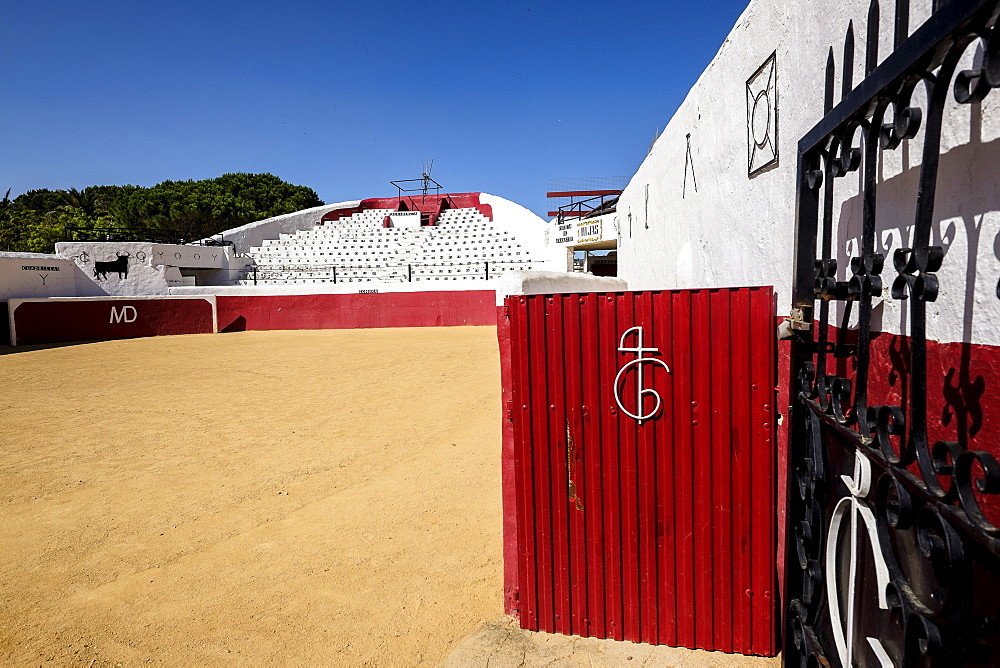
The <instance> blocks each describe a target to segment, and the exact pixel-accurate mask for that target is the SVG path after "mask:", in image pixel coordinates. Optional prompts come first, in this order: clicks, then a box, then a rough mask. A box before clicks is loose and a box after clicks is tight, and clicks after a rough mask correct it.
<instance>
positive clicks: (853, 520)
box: [826, 451, 893, 668]
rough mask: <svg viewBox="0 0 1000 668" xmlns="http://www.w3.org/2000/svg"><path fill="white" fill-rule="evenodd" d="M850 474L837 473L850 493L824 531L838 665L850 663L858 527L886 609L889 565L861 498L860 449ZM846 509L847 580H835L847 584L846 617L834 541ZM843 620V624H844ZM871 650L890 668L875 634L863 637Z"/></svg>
mask: <svg viewBox="0 0 1000 668" xmlns="http://www.w3.org/2000/svg"><path fill="white" fill-rule="evenodd" d="M854 456H855V460H854V477H853V478H852V477H850V476H846V475H843V476H840V477H841V480H843V481H844V485H846V486H847V491H848V492H849V493H850V496H845V497H844V498H842V499H841V500H840V501H838V502H837V505H836V506H835V507H834V509H833V516H832V517H831V518H830V529H829V531H828V532H827V535H826V600H827V606H828V607H829V610H830V621H831V626H832V627H833V642H834V644H835V645H836V646H837V653H838V654H839V655H840V664H841V665H842V666H853V665H854V627H855V625H856V623H857V622H856V621H855V619H854V611H855V605H854V601H855V589H856V584H857V580H858V573H857V568H858V529H860V528H864V529H865V530H866V533H867V534H868V543H869V546H870V547H871V551H872V556H873V557H874V559H873V563H874V564H875V589H876V591H877V592H878V607H879V608H880V609H882V610H888V609H889V603H888V600H887V599H886V586H887V585H888V584H889V567H888V566H887V565H886V563H885V558H884V557H883V556H882V548H881V546H880V543H879V539H878V529H877V527H876V524H875V514H874V513H873V512H872V511H871V508H869V507H868V504H866V503H865V502H864V499H865V497H866V496H868V492H869V491H871V484H872V465H871V462H869V461H868V458H867V457H865V455H863V454H862V453H861V452H860V451H856V452H855V453H854ZM848 512H849V513H850V515H849V517H850V519H849V520H848V523H849V524H850V531H851V536H850V550H851V553H850V557H849V559H850V561H849V562H848V575H847V579H848V581H847V582H846V583H839V584H840V585H846V586H847V619H846V620H845V619H844V617H843V615H842V614H841V609H840V596H839V594H838V582H837V561H838V559H837V556H838V545H839V543H840V531H841V526H842V525H843V524H844V519H845V516H847V515H848ZM845 621H846V627H845ZM866 640H867V641H868V645H869V646H870V647H871V650H872V653H874V654H875V657H876V659H878V662H879V665H880V666H881V668H893V663H892V660H891V659H890V658H889V654H888V652H886V651H885V648H884V647H883V646H882V643H881V641H879V640H878V638H871V637H868V638H866ZM860 663H861V665H868V662H867V661H861V662H860Z"/></svg>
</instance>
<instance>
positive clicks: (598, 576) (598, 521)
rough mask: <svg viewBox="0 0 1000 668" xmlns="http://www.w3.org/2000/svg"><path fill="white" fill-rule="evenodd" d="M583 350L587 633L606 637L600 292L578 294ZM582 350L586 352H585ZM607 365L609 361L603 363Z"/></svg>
mask: <svg viewBox="0 0 1000 668" xmlns="http://www.w3.org/2000/svg"><path fill="white" fill-rule="evenodd" d="M579 299H580V303H581V307H580V321H581V324H580V353H581V363H582V381H583V395H584V413H585V418H584V430H583V443H584V445H583V448H584V451H583V472H584V473H583V474H584V476H585V477H584V480H583V484H584V494H583V507H584V517H585V521H586V524H587V544H586V546H585V549H586V553H587V564H588V567H589V569H588V578H587V612H588V618H587V620H585V624H586V623H587V622H589V624H587V631H588V632H587V633H586V635H588V636H596V637H598V638H604V637H607V635H608V628H607V625H606V623H605V617H604V608H605V599H604V595H605V580H604V559H605V557H604V524H603V522H602V518H603V516H604V512H603V508H604V498H603V495H602V489H603V485H602V484H601V482H602V479H601V470H602V469H601V453H602V448H601V444H602V439H603V433H602V425H603V424H604V423H605V422H606V421H607V420H608V416H607V415H606V414H605V413H604V411H602V410H601V407H602V404H601V391H600V378H601V375H600V370H601V368H602V361H604V360H606V359H607V353H606V352H605V351H603V350H602V349H601V346H599V345H598V341H599V340H600V334H601V332H600V322H599V319H598V317H597V313H598V308H599V306H600V304H601V296H599V295H579ZM583 351H587V353H586V354H585V353H584V352H583ZM604 363H605V364H606V361H605V362H604Z"/></svg>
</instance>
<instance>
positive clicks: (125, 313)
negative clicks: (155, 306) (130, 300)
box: [109, 305, 139, 325]
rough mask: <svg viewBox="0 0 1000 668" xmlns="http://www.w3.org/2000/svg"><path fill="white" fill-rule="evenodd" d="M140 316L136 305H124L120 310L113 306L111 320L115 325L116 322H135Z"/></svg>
mask: <svg viewBox="0 0 1000 668" xmlns="http://www.w3.org/2000/svg"><path fill="white" fill-rule="evenodd" d="M138 317H139V312H138V311H136V309H135V307H134V306H127V305H126V306H122V308H121V310H120V311H119V310H118V309H116V308H115V307H114V306H112V307H111V320H109V322H110V323H111V324H112V325H113V324H115V323H116V322H135V319H136V318H138Z"/></svg>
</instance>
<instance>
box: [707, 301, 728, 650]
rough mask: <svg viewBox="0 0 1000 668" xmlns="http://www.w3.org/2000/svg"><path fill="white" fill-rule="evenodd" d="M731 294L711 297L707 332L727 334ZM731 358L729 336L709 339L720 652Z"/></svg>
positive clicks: (724, 627) (723, 645)
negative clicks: (708, 329) (710, 351)
mask: <svg viewBox="0 0 1000 668" xmlns="http://www.w3.org/2000/svg"><path fill="white" fill-rule="evenodd" d="M731 297H732V293H731V292H729V291H728V290H721V291H719V292H717V293H713V298H714V299H713V302H714V303H713V304H712V312H711V314H710V331H713V332H730V331H731V329H730V327H731V324H732V323H731V322H730V319H729V313H730V310H731V309H732V300H731ZM731 357H732V347H731V346H730V336H728V335H727V336H717V337H713V339H712V359H713V366H712V370H713V378H712V398H711V401H712V424H713V425H714V427H715V428H714V429H713V430H712V447H711V453H712V454H711V457H712V465H713V471H712V481H713V486H712V501H713V503H712V530H713V533H712V548H713V559H712V563H713V565H714V568H715V569H717V570H718V571H719V572H718V573H715V574H713V575H714V579H715V581H716V582H717V583H718V584H719V586H718V587H717V588H716V595H715V597H714V604H715V605H714V609H713V610H712V618H713V623H714V627H713V628H714V634H713V646H714V647H715V648H717V649H719V650H722V651H723V652H731V651H733V617H732V615H733V602H732V573H733V570H732V542H731V541H732V536H733V523H732V513H731V512H730V509H731V508H732V485H731V481H732V467H731V466H730V452H729V448H730V445H731V444H730V439H729V435H730V434H731V433H732V413H731V406H732V404H731V397H730V393H731V391H732V387H733V383H730V382H727V378H726V374H727V373H728V368H729V360H730V358H731Z"/></svg>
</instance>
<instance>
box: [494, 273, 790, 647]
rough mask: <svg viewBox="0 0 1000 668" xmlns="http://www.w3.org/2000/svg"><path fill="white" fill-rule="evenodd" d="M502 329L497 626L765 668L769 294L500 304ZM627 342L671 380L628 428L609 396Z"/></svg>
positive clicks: (527, 299) (771, 583) (768, 634)
mask: <svg viewBox="0 0 1000 668" xmlns="http://www.w3.org/2000/svg"><path fill="white" fill-rule="evenodd" d="M505 317H506V318H509V322H508V323H507V324H506V325H505V324H503V323H501V329H500V330H498V331H501V332H506V333H504V334H501V338H500V341H501V345H502V346H503V345H507V346H508V347H509V357H510V363H509V364H505V365H504V366H503V367H502V370H503V374H504V392H505V397H509V400H510V402H511V403H510V406H511V408H512V410H511V412H510V418H507V419H511V418H512V419H511V425H510V428H509V429H506V428H505V431H504V434H505V438H511V439H513V443H505V444H504V452H505V457H508V458H509V457H511V456H512V457H513V466H512V467H510V463H509V462H508V461H505V463H504V465H505V467H509V468H508V470H510V472H511V475H510V476H509V477H507V476H505V478H504V480H505V485H511V484H513V486H514V489H513V490H510V489H505V494H504V498H505V500H506V503H507V504H508V505H507V507H505V517H506V518H507V519H508V521H507V522H505V554H507V555H509V554H511V552H512V549H511V543H514V544H515V545H516V548H517V549H516V554H517V558H516V560H515V561H516V564H514V565H512V566H511V567H508V568H506V569H505V576H506V577H507V578H508V580H507V582H506V584H505V592H506V594H507V595H506V597H505V602H506V605H507V610H508V612H511V613H513V614H517V615H519V616H520V619H521V624H522V626H524V627H525V628H529V629H533V630H546V631H553V632H558V633H572V634H578V635H583V636H597V637H611V638H618V639H629V640H635V641H641V642H651V643H657V644H671V645H681V646H687V647H700V648H704V649H718V650H723V651H730V652H732V651H736V652H742V653H745V654H763V655H773V654H775V653H776V650H777V645H776V628H777V619H778V615H777V609H776V601H775V597H774V591H775V581H776V569H775V547H776V545H775V543H776V522H775V488H774V484H775V480H774V459H775V452H774V436H773V434H774V424H773V418H772V415H773V410H774V408H773V407H774V387H775V382H774V381H775V369H774V364H775V356H774V355H775V352H774V351H775V343H774V315H773V303H772V292H771V290H770V289H769V288H742V289H732V290H728V289H723V290H693V291H662V292H659V291H657V292H629V293H615V294H598V293H587V294H570V295H534V296H524V297H510V298H508V300H507V302H506V313H503V312H501V319H503V318H505ZM635 325H641V326H642V327H643V328H644V336H645V342H644V345H645V346H646V347H655V348H658V349H659V351H660V352H659V357H660V358H661V359H663V360H664V361H665V362H667V363H668V364H669V365H670V367H671V373H670V374H669V375H668V374H666V373H665V372H662V371H661V372H654V371H650V372H649V374H647V376H646V378H647V380H650V379H652V380H651V381H650V382H649V383H647V387H652V388H654V389H656V391H657V392H659V393H660V396H661V399H662V402H663V404H662V412H661V414H660V415H659V416H658V417H657V418H655V419H650V420H646V421H644V422H643V423H642V424H639V423H638V422H637V421H636V420H634V419H632V418H630V417H628V416H627V415H623V414H620V410H619V408H618V406H617V403H616V402H615V399H614V394H613V385H614V379H615V375H616V374H617V372H618V369H619V368H621V366H622V365H623V364H624V363H625V362H627V361H628V360H630V359H634V354H622V353H619V351H618V346H619V339H620V336H621V334H622V333H623V332H624V331H626V330H627V329H629V328H630V327H632V326H635ZM508 333H509V334H508ZM505 337H508V338H505ZM626 344H627V345H631V346H634V342H630V341H627V342H626ZM503 354H505V355H506V354H508V353H503ZM634 376H635V374H634V373H632V374H630V375H627V376H626V378H625V381H624V382H623V385H622V395H623V397H625V398H626V401H627V397H629V396H631V397H632V400H631V403H633V404H634V403H635V393H636V391H637V389H638V388H637V387H636V385H635V378H634ZM646 400H647V401H648V402H649V403H648V404H647V408H651V407H652V405H653V402H652V398H650V397H647V399H646ZM626 405H627V404H626ZM633 410H634V408H633ZM511 506H513V507H511ZM511 516H513V517H514V519H515V520H516V522H513V523H512V522H510V521H509V519H510V517H511ZM512 524H513V527H512V526H511V525H512ZM511 578H516V580H515V581H513V582H512V581H511Z"/></svg>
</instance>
